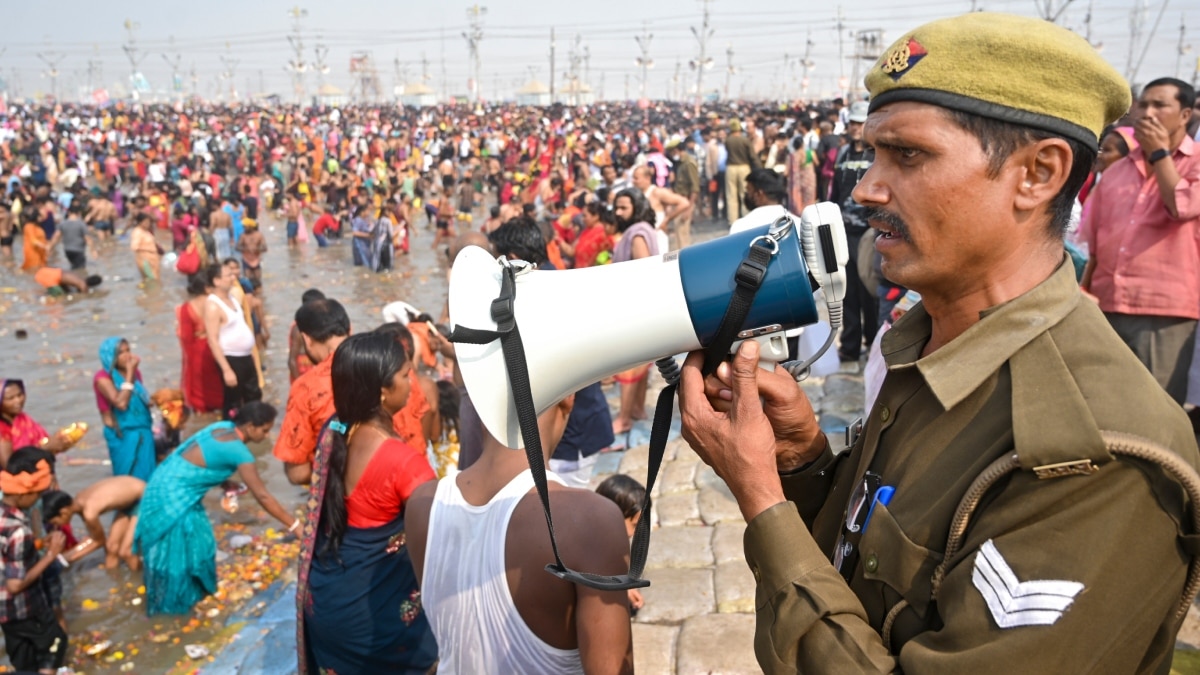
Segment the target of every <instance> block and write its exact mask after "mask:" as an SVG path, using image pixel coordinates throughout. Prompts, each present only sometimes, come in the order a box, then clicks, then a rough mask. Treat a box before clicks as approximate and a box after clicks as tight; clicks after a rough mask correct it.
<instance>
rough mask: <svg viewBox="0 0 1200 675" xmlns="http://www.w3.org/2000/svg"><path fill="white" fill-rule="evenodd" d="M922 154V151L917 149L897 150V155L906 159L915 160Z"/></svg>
mask: <svg viewBox="0 0 1200 675" xmlns="http://www.w3.org/2000/svg"><path fill="white" fill-rule="evenodd" d="M920 153H921V151H920V150H917V149H915V148H896V154H898V155H900V156H901V157H902V158H904V159H914V158H916V156H917V155H919V154H920Z"/></svg>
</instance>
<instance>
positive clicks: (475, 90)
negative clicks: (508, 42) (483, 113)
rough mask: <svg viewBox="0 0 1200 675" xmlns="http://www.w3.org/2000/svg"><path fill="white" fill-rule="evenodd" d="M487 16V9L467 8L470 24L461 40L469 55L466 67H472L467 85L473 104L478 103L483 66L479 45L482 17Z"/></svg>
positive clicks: (481, 36)
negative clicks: (464, 42) (464, 41)
mask: <svg viewBox="0 0 1200 675" xmlns="http://www.w3.org/2000/svg"><path fill="white" fill-rule="evenodd" d="M486 14H487V7H480V6H479V5H477V4H476V5H472V6H471V7H468V8H467V22H468V23H469V24H470V28H469V31H470V32H467V31H463V34H462V36H463V38H465V39H466V41H467V50H468V52H469V53H470V61H469V63H468V65H474V72H473V73H472V75H471V81H470V82H469V83H468V84H469V87H468V88H469V89H470V93H471V94H473V95H474V98H475V102H476V103H479V90H480V88H481V86H480V84H479V78H480V76H481V73H482V72H483V66H482V65H481V64H480V60H479V43H480V42H482V41H483V17H484V16H485V15H486Z"/></svg>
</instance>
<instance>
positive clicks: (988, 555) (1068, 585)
mask: <svg viewBox="0 0 1200 675" xmlns="http://www.w3.org/2000/svg"><path fill="white" fill-rule="evenodd" d="M971 581H972V582H974V584H975V588H976V589H978V590H979V594H980V595H982V596H983V599H984V601H985V602H986V603H987V606H988V610H990V611H991V613H992V618H993V619H995V621H996V625H997V626H999V627H1001V628H1016V627H1018V626H1049V625H1052V624H1053V623H1054V622H1056V621H1058V619H1059V618H1060V617H1061V616H1062V615H1063V612H1065V611H1066V610H1067V608H1068V607H1070V606H1071V603H1072V602H1074V601H1075V596H1076V595H1079V592H1080V591H1082V590H1083V584H1081V583H1079V582H1078V581H1056V580H1039V579H1031V580H1029V581H1021V580H1019V579H1017V575H1016V573H1014V572H1013V570H1012V568H1011V567H1009V565H1008V561H1006V560H1005V559H1004V556H1002V555H1000V551H999V550H998V549H997V548H996V545H995V544H994V543H992V540H991V539H988V540H987V541H985V542H984V543H983V546H980V547H979V552H978V553H977V554H975V570H974V572H973V574H972V575H971Z"/></svg>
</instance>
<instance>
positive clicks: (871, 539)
mask: <svg viewBox="0 0 1200 675" xmlns="http://www.w3.org/2000/svg"><path fill="white" fill-rule="evenodd" d="M859 552H860V558H859V560H860V562H859V569H860V570H861V572H862V577H863V579H865V580H867V581H871V582H877V583H881V584H884V585H885V586H886V587H887V588H890V589H891V590H892V591H893V592H894V593H887V592H884V593H883V601H884V602H885V604H886V605H887V606H886V607H885V608H884V611H883V614H884V615H886V614H887V612H888V611H890V610H891V609H892V607H894V606H895V605H896V603H897V602H899V599H898V598H897V597H896V595H899V596H900V597H902V598H904V599H905V600H907V601H908V604H909V606H910V607H911V608H912V610H913V611H915V612H916V613H917V615H919V616H920V618H921V619H926V618H927V616H926V615H927V612H928V610H929V605H930V594H931V586H932V580H933V571H934V569H935V568H936V567H937V566H938V563H940V562H941V560H942V554H941V553H940V552H937V551H932V550H930V549H928V548H925V547H924V546H921V545H920V544H917V543H916V542H914V541H912V540H911V539H909V538H908V535H906V534H905V533H904V531H903V530H902V529H901V528H900V524H899V523H897V522H896V519H895V517H894V516H893V515H892V513H891V511H889V510H888V508H887V507H886V506H884V505H883V504H879V503H876V504H875V511H874V513H872V514H871V520H870V523H869V526H868V527H867V529H866V532H864V533H863V538H862V542H861V545H860V546H859ZM906 613H908V612H902V613H901V617H899V618H903V614H906ZM910 617H911V615H910ZM880 621H882V617H881V618H880ZM905 623H907V622H905Z"/></svg>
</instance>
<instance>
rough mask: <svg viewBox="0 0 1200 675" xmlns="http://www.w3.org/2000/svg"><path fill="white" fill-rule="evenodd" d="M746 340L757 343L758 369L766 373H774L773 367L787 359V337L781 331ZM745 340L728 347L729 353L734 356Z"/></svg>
mask: <svg viewBox="0 0 1200 675" xmlns="http://www.w3.org/2000/svg"><path fill="white" fill-rule="evenodd" d="M746 340H753V341H755V342H757V343H758V367H759V368H762V369H763V370H766V371H772V372H773V371H774V370H775V365H776V364H778V363H783V362H784V361H787V359H788V345H787V335H786V334H785V333H784V332H783V331H779V332H776V333H770V334H768V335H758V336H755V337H752V338H746ZM746 340H738V341H737V342H735V343H733V346H732V347H730V349H729V353H730V354H731V355H732V354H736V353H737V351H738V349H740V348H741V346H742V343H743V342H745V341H746Z"/></svg>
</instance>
